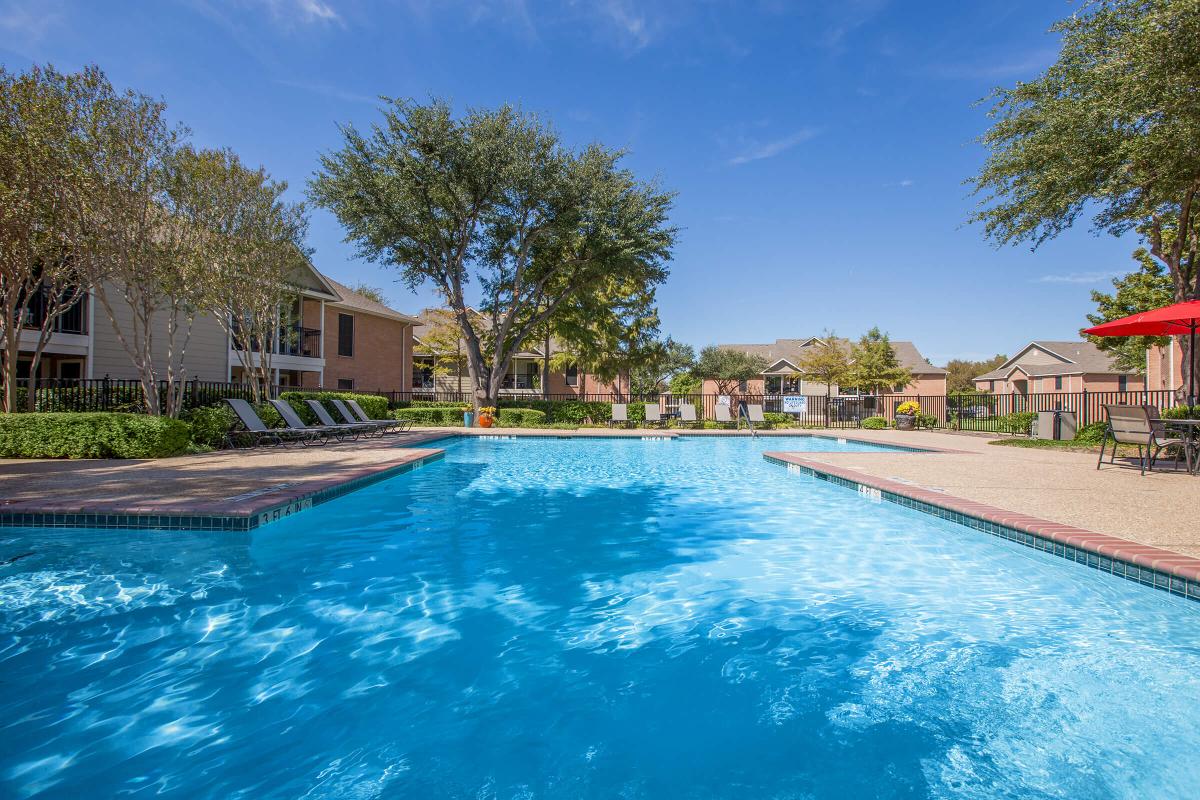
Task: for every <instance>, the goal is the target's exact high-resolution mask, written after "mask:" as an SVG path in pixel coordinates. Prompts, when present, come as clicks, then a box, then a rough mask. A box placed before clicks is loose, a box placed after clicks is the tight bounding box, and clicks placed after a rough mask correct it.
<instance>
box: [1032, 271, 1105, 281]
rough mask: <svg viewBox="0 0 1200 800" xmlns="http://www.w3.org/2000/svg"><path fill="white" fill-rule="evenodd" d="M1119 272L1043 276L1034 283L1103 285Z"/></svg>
mask: <svg viewBox="0 0 1200 800" xmlns="http://www.w3.org/2000/svg"><path fill="white" fill-rule="evenodd" d="M1119 274H1120V273H1118V272H1067V273H1061V274H1057V275H1043V276H1041V277H1040V278H1034V279H1033V281H1032V282H1033V283H1102V282H1103V281H1107V280H1111V279H1113V278H1115V277H1117V275H1119Z"/></svg>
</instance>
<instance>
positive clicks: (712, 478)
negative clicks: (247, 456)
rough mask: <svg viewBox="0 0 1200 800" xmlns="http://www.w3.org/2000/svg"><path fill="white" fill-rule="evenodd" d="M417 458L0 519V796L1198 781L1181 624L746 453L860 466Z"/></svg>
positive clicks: (748, 458)
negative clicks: (173, 507)
mask: <svg viewBox="0 0 1200 800" xmlns="http://www.w3.org/2000/svg"><path fill="white" fill-rule="evenodd" d="M439 446H441V445H439ZM445 447H446V449H447V453H446V458H445V459H443V460H441V461H437V462H434V463H431V464H429V465H427V466H425V467H423V468H421V469H419V470H416V471H414V472H411V473H408V474H405V475H401V476H399V477H396V478H393V479H389V480H386V481H383V482H380V483H377V484H374V485H372V486H369V487H367V488H364V489H362V490H359V491H356V492H354V493H352V494H349V495H346V496H344V497H342V498H339V499H338V500H335V501H332V502H330V503H327V504H325V505H322V506H318V507H317V508H314V509H312V510H311V511H305V512H303V513H301V514H298V515H296V516H293V517H289V518H287V519H285V520H282V521H280V522H278V523H275V524H272V525H268V526H265V527H263V528H260V529H258V530H255V531H253V532H251V533H235V534H229V533H213V532H188V531H184V532H178V531H170V532H168V531H136V532H127V531H112V530H80V529H54V530H20V529H5V530H0V542H2V543H3V544H2V549H0V558H6V557H11V556H13V555H19V554H24V553H31V555H29V556H27V557H25V558H21V559H20V560H18V561H16V562H14V563H12V564H10V565H8V566H5V567H3V568H0V598H2V601H3V602H2V606H0V633H2V634H3V635H2V636H0V729H2V731H3V733H2V741H3V747H2V748H0V795H3V796H17V797H28V796H47V797H54V796H60V797H80V796H97V797H100V796H104V797H107V796H111V795H114V794H117V793H121V792H124V793H127V794H130V795H134V796H141V795H146V796H150V795H159V794H162V795H167V796H186V797H221V798H224V797H255V798H259V797H302V796H304V797H355V798H360V797H381V798H382V797H438V798H441V797H445V798H451V797H453V798H458V797H462V798H466V797H471V798H476V797H483V798H490V797H496V798H545V797H554V798H558V797H566V798H575V797H596V798H609V797H626V798H632V797H655V798H660V797H689V798H691V797H697V798H699V797H704V798H717V797H739V798H745V797H773V798H774V797H789V798H791V797H814V798H844V797H859V796H861V797H876V796H879V797H1132V796H1147V795H1151V796H1163V797H1166V796H1188V795H1192V794H1194V787H1195V786H1196V785H1197V784H1198V783H1200V765H1198V764H1197V761H1196V759H1195V754H1196V753H1197V752H1200V724H1197V723H1196V722H1195V709H1196V708H1197V703H1198V702H1200V677H1198V676H1200V606H1197V604H1196V603H1195V602H1194V601H1188V600H1185V599H1181V598H1178V597H1175V596H1171V595H1169V594H1167V593H1165V592H1161V591H1156V590H1153V589H1150V588H1145V587H1142V586H1138V585H1136V584H1133V583H1130V582H1128V581H1123V580H1120V579H1115V578H1113V577H1111V576H1105V575H1103V574H1101V573H1099V572H1097V571H1095V570H1090V569H1087V568H1085V567H1082V566H1079V565H1075V564H1072V563H1069V562H1066V561H1064V560H1062V559H1057V558H1053V557H1050V556H1046V555H1044V554H1040V553H1037V552H1034V551H1031V550H1030V549H1028V548H1025V547H1021V546H1020V545H1017V544H1013V543H1010V542H1006V541H1003V540H1000V539H998V538H996V537H994V536H990V535H988V534H985V533H981V532H978V531H974V530H969V529H966V528H964V527H962V526H957V525H954V524H953V523H950V522H946V521H943V520H940V519H937V518H934V517H931V516H929V515H925V514H921V513H919V512H916V511H912V510H909V509H905V508H902V507H900V506H897V505H893V504H889V503H883V504H876V503H871V502H869V501H868V500H866V499H864V498H863V497H861V496H859V495H858V494H857V493H856V492H853V491H848V490H846V489H843V488H840V487H837V486H833V485H830V484H828V483H826V482H823V481H818V480H814V479H811V478H805V477H803V476H799V475H796V474H791V473H789V472H788V471H787V470H786V469H784V468H782V467H780V466H777V465H772V464H768V463H766V462H765V461H764V460H763V459H762V457H761V455H760V454H761V452H762V451H764V450H800V449H811V450H821V449H862V448H864V447H866V446H863V445H856V444H853V443H848V444H845V445H839V444H838V443H837V442H835V441H832V440H816V439H807V438H786V439H781V438H767V439H757V440H751V439H746V438H700V437H694V438H683V439H678V440H674V441H669V440H659V441H641V440H624V439H622V440H617V439H597V440H557V439H546V440H517V441H511V440H479V439H473V440H455V441H451V442H448V443H446V444H445Z"/></svg>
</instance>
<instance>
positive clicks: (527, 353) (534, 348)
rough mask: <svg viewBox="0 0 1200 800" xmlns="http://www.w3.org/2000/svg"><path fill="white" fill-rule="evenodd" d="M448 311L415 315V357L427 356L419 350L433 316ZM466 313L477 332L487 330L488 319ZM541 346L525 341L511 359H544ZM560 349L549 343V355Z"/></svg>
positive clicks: (427, 309)
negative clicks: (472, 320)
mask: <svg viewBox="0 0 1200 800" xmlns="http://www.w3.org/2000/svg"><path fill="white" fill-rule="evenodd" d="M449 311H450V309H448V308H423V309H421V313H419V314H417V318H416V320H417V325H416V327H414V328H413V345H414V347H413V351H414V352H415V353H416V354H417V355H429V354H428V352H426V351H424V350H423V349H422V348H421V340H422V339H423V338H424V337H425V336H427V335H428V334H429V330H430V328H432V327H433V324H434V322H433V316H434V314H437V313H438V312H443V313H448V312H449ZM467 312H468V313H470V314H474V315H476V317H477V321H478V323H479V327H478V328H476V331H477V332H478V331H481V330H483V329H484V328H487V327H488V326H489V325H490V322H489V320H488V318H487V317H485V316H483V315H482V314H480V313H478V312H477V311H475V309H473V308H468V309H467ZM448 319H450V321H452V322H453V319H454V318H453V316H449V317H448ZM459 342H460V343H462V344H464V345H465V342H463V340H462V339H461V338H460V339H459ZM541 345H542V343H541V342H534V341H532V340H530V339H526V340H525V347H524V349H523V350H521V351H520V352H518V353H513V357H515V358H543V357H544V356H543V353H542V350H543V347H542V346H541ZM561 349H562V348H561V347H559V345H558V343H557V342H554V341H553V340H552V341H551V342H550V355H554V354H555V353H557V352H558V351H559V350H561Z"/></svg>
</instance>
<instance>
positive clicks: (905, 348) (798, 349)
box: [717, 336, 946, 375]
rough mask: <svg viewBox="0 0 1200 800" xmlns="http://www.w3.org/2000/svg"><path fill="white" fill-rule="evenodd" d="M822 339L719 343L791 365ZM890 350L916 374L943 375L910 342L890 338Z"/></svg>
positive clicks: (943, 371)
mask: <svg viewBox="0 0 1200 800" xmlns="http://www.w3.org/2000/svg"><path fill="white" fill-rule="evenodd" d="M821 341H823V340H822V339H821V338H819V337H815V336H810V337H809V338H807V339H776V340H775V342H774V343H773V344H719V345H717V347H720V348H721V349H723V350H740V351H741V352H743V353H749V354H751V355H757V356H762V357H764V358H766V359H767V360H768V361H770V362H771V363H772V365H774V363H775V362H776V361H778V360H780V359H786V360H787V361H788V362H789V363H791V364H792V365H798V364H799V363H800V360H801V359H802V358H803V357H804V351H805V350H806V349H807V347H809V346H811V344H812V343H813V342H821ZM840 341H841V342H842V343H843V344H844V345H847V346H849V345H850V344H852V343H851V342H850V341H848V340H846V339H841V340H840ZM891 345H892V350H893V351H894V352H895V353H896V360H897V361H899V362H900V365H901V366H902V367H904V368H905V369H907V370H908V371H909V372H912V373H914V374H917V375H945V374H946V370H944V369H942V368H941V367H935V366H933V365H932V364H930V363H929V362H928V361H927V360H925V356H923V355H921V351H920V350H918V349H917V346H916V345H915V344H913V343H912V342H906V341H897V340H896V339H892V340H891Z"/></svg>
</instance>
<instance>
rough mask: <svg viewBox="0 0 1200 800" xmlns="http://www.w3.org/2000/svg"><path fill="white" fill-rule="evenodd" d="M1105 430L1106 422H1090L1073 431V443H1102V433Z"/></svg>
mask: <svg viewBox="0 0 1200 800" xmlns="http://www.w3.org/2000/svg"><path fill="white" fill-rule="evenodd" d="M1107 429H1108V423H1107V422H1090V423H1088V424H1087V425H1084V426H1083V427H1082V428H1080V429H1079V430H1077V431H1075V441H1076V442H1079V443H1080V444H1100V442H1102V441H1104V431H1105V430H1107Z"/></svg>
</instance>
